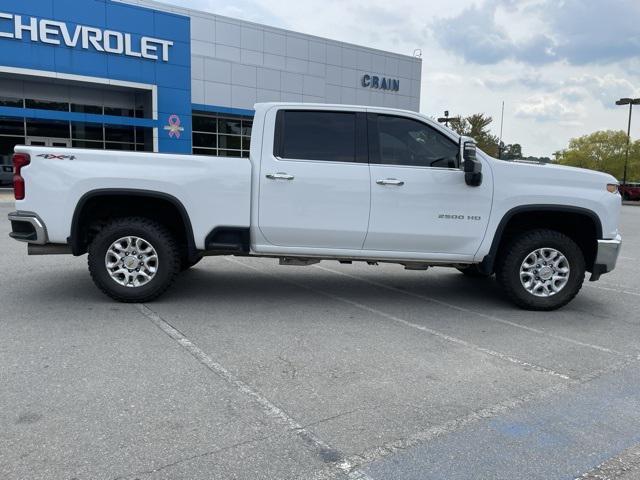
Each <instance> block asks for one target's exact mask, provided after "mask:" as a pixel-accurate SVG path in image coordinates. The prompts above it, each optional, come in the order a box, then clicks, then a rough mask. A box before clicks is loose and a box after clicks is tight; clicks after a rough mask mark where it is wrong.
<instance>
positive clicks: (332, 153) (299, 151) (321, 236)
mask: <svg viewBox="0 0 640 480" xmlns="http://www.w3.org/2000/svg"><path fill="white" fill-rule="evenodd" d="M272 115H273V117H274V118H271V119H269V117H268V121H267V125H266V127H265V128H267V129H269V128H273V126H274V125H273V123H275V137H276V141H275V142H274V141H273V140H272V139H271V138H266V137H270V136H268V135H265V140H264V144H263V149H262V150H263V153H262V162H261V167H260V168H261V170H260V180H259V183H260V198H259V214H258V226H259V229H260V231H261V233H262V235H263V236H264V238H265V239H266V240H267V242H269V243H270V244H272V245H275V246H283V247H306V248H319V249H349V250H359V249H361V248H362V245H363V243H364V239H365V235H366V232H367V223H368V221H369V204H370V176H369V165H368V164H367V158H366V140H367V139H366V116H365V114H364V113H357V112H355V111H354V112H344V111H341V112H332V111H330V110H326V111H323V110H314V111H309V110H294V109H291V110H286V111H285V110H281V111H279V112H278V114H277V116H276V115H275V113H273V114H272ZM269 122H273V123H269ZM267 131H269V130H267Z"/></svg>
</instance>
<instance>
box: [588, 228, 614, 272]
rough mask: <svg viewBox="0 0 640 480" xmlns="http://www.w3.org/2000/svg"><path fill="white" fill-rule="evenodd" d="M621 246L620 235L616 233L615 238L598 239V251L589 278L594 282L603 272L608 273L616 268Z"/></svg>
mask: <svg viewBox="0 0 640 480" xmlns="http://www.w3.org/2000/svg"><path fill="white" fill-rule="evenodd" d="M621 247H622V237H621V236H620V235H616V238H614V239H612V240H598V253H597V255H596V261H595V264H594V265H593V272H592V273H591V278H590V279H589V280H591V281H592V282H594V281H596V280H598V279H599V278H600V275H602V274H603V273H608V272H610V271H611V270H613V269H614V268H616V263H617V262H618V255H620V248H621Z"/></svg>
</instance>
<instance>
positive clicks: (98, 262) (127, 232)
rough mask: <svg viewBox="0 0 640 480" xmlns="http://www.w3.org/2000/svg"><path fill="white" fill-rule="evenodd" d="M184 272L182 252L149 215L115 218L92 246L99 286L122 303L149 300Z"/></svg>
mask: <svg viewBox="0 0 640 480" xmlns="http://www.w3.org/2000/svg"><path fill="white" fill-rule="evenodd" d="M179 271H180V252H179V250H178V247H177V245H176V242H175V240H174V238H173V236H172V235H171V233H170V232H169V230H167V229H166V228H165V227H164V226H162V225H161V224H159V223H157V222H154V221H152V220H149V219H146V218H139V217H132V218H121V219H117V220H113V221H111V222H110V223H108V224H107V225H105V226H104V227H103V228H102V229H101V230H100V231H99V232H98V234H97V235H96V236H95V238H94V239H93V241H92V242H91V245H90V246H89V272H90V274H91V278H92V279H93V281H94V283H95V284H96V285H97V287H98V288H99V289H100V290H102V291H103V292H104V293H105V294H106V295H108V296H110V297H111V298H113V299H114V300H117V301H119V302H129V303H132V302H149V301H151V300H153V299H155V298H157V297H159V296H160V295H162V294H163V293H164V292H165V291H166V290H167V289H168V288H169V287H170V286H171V284H172V283H173V281H174V280H175V277H176V275H177V274H178V272H179Z"/></svg>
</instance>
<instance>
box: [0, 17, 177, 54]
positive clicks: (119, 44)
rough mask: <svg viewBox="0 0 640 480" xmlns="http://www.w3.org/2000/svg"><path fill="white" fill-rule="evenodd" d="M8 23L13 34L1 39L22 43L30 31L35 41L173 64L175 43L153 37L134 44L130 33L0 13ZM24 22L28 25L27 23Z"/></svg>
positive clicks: (5, 32) (4, 34)
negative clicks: (172, 49)
mask: <svg viewBox="0 0 640 480" xmlns="http://www.w3.org/2000/svg"><path fill="white" fill-rule="evenodd" d="M2 20H8V21H9V22H11V24H13V31H10V29H9V31H7V29H5V31H0V38H12V39H16V40H22V39H23V37H24V36H25V32H28V34H29V35H30V38H31V41H32V42H42V43H46V44H49V45H62V44H64V45H66V46H67V47H69V48H76V47H80V48H82V49H83V50H90V49H93V50H95V51H97V52H107V53H111V54H115V55H126V56H128V57H134V58H146V59H148V60H160V59H161V60H162V61H163V62H168V61H169V54H170V50H171V47H173V46H174V42H172V41H170V40H162V39H158V38H153V37H142V38H141V39H140V40H139V41H138V42H136V41H134V38H133V35H132V34H130V33H122V32H118V31H115V30H102V29H99V28H94V27H88V26H85V25H74V26H73V28H71V27H70V26H69V25H68V24H66V23H64V22H59V21H55V20H47V19H38V18H36V17H25V18H24V19H23V17H22V15H14V14H10V13H3V12H0V22H1V21H2ZM23 20H24V22H23Z"/></svg>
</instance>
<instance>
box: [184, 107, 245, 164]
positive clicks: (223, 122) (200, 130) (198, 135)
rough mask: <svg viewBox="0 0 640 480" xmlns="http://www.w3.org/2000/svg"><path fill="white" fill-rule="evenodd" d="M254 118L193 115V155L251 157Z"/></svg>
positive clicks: (199, 113)
mask: <svg viewBox="0 0 640 480" xmlns="http://www.w3.org/2000/svg"><path fill="white" fill-rule="evenodd" d="M252 127H253V117H244V116H240V115H223V114H215V113H204V112H194V113H193V153H194V154H195V155H213V156H220V157H244V158H248V157H249V148H250V145H251V129H252Z"/></svg>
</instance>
